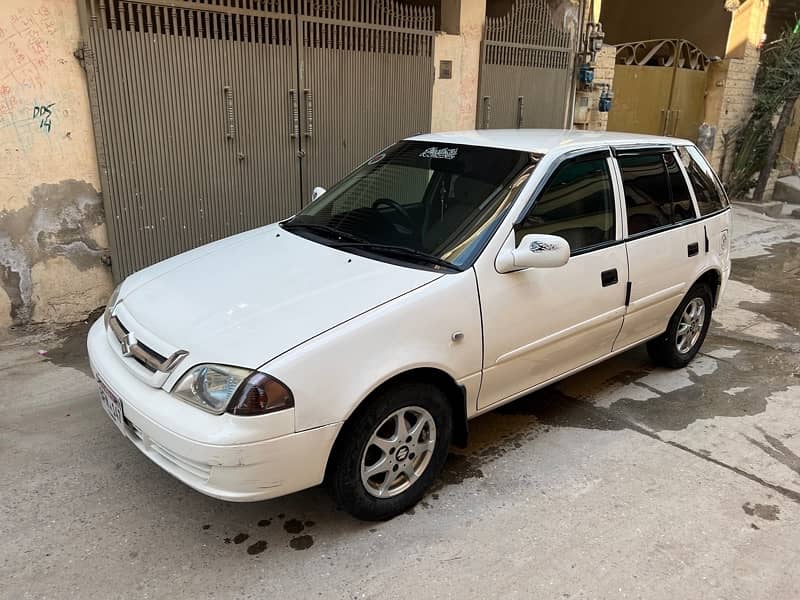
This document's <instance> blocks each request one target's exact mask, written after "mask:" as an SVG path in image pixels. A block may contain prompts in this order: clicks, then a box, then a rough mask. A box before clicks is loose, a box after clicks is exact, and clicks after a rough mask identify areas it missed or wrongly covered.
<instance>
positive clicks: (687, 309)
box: [647, 283, 714, 369]
mask: <svg viewBox="0 0 800 600" xmlns="http://www.w3.org/2000/svg"><path fill="white" fill-rule="evenodd" d="M713 306H714V302H713V297H712V296H711V290H710V289H709V287H708V286H707V285H706V284H704V283H698V284H696V285H694V286H693V287H692V288H691V289H690V290H689V292H688V293H687V294H686V296H684V298H683V300H682V301H681V303H680V304H679V305H678V308H676V309H675V312H674V313H673V314H672V317H671V318H670V320H669V326H668V327H667V330H666V331H665V332H664V333H663V334H662V335H660V336H659V337H657V338H655V339H652V340H650V341H649V342H647V351H648V353H649V354H650V358H652V359H653V362H655V363H656V364H659V365H663V366H665V367H670V368H673V369H680V368H681V367H685V366H686V365H688V364H689V363H690V362H691V360H692V359H693V358H694V357H695V355H696V354H697V353H698V352H699V351H700V347H701V346H702V345H703V341H704V340H705V339H706V334H707V333H708V327H709V325H710V324H711V311H712V308H713Z"/></svg>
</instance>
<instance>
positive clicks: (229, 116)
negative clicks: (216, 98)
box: [222, 85, 236, 140]
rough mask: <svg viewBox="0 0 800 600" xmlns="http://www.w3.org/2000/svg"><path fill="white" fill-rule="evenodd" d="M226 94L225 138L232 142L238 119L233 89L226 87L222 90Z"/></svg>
mask: <svg viewBox="0 0 800 600" xmlns="http://www.w3.org/2000/svg"><path fill="white" fill-rule="evenodd" d="M222 91H223V92H224V93H225V125H226V127H225V129H226V131H225V137H226V138H228V139H229V140H232V139H233V138H234V137H235V135H236V117H235V115H234V113H233V89H231V86H229V85H226V86H225V87H223V88H222Z"/></svg>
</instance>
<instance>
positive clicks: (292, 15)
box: [81, 0, 434, 280]
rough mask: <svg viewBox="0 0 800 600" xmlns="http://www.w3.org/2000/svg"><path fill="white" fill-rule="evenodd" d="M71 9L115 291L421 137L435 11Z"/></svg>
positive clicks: (169, 4) (164, 2)
mask: <svg viewBox="0 0 800 600" xmlns="http://www.w3.org/2000/svg"><path fill="white" fill-rule="evenodd" d="M81 2H82V4H81V9H82V20H83V22H84V32H85V38H86V39H85V42H86V43H85V44H84V46H83V51H84V58H85V62H84V64H85V67H86V72H87V79H88V82H89V95H90V102H91V106H92V113H93V121H94V130H95V140H96V145H97V150H98V152H97V153H98V163H99V166H100V175H101V183H102V187H103V198H104V205H105V211H106V222H107V224H108V232H109V243H110V246H111V252H112V269H113V273H114V277H115V279H116V280H119V279H121V278H123V277H125V276H127V275H128V274H130V273H132V272H134V271H136V270H138V269H141V268H143V267H145V266H147V265H150V264H152V263H154V262H157V261H159V260H161V259H164V258H167V257H169V256H172V255H174V254H178V253H179V252H183V251H185V250H188V249H191V248H194V247H196V246H199V245H201V244H205V243H208V242H211V241H214V240H217V239H220V238H223V237H226V236H229V235H232V234H234V233H238V232H241V231H244V230H247V229H252V228H253V227H257V226H260V225H263V224H266V223H270V222H274V221H276V220H278V219H281V218H284V217H287V216H289V215H291V214H293V213H294V212H296V211H297V210H298V209H299V208H301V206H302V205H303V204H305V203H306V202H308V201H309V198H310V193H311V189H312V188H313V187H314V186H316V185H321V186H328V185H331V184H332V183H334V182H335V181H336V180H337V179H339V178H340V177H342V176H343V175H345V174H346V173H348V172H349V171H350V170H352V169H353V168H354V167H356V166H357V165H358V164H359V163H361V162H362V161H363V160H365V159H366V158H368V157H369V156H370V155H371V154H373V153H374V152H376V151H377V150H379V149H381V148H383V147H385V146H387V145H388V144H390V143H392V142H394V141H395V140H397V139H400V138H402V137H405V136H408V135H411V134H414V133H417V132H426V131H429V130H430V123H431V99H432V85H433V37H434V12H433V8H432V7H417V6H409V5H404V4H402V3H401V2H398V1H396V0H136V1H132V0H130V1H129V0H81ZM243 260H246V257H243Z"/></svg>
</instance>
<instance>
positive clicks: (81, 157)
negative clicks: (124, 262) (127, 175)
mask: <svg viewBox="0 0 800 600" xmlns="http://www.w3.org/2000/svg"><path fill="white" fill-rule="evenodd" d="M77 10H78V9H77V2H76V1H75V0H3V1H2V3H0V164H2V170H0V335H2V334H4V333H5V332H6V331H7V330H8V328H9V327H10V326H11V325H12V324H15V325H25V324H28V323H35V322H51V323H66V322H71V321H76V320H79V319H81V318H84V317H85V316H86V315H87V314H88V312H89V311H91V310H92V309H94V308H96V307H98V306H100V305H102V304H104V303H105V300H106V298H107V297H108V294H109V292H110V290H111V275H110V272H109V270H108V269H107V268H106V267H105V266H103V264H102V263H101V261H100V259H101V256H102V255H103V253H104V252H106V246H107V241H106V233H105V226H104V217H103V208H102V201H101V197H100V194H99V191H98V190H99V178H98V172H97V160H96V157H95V150H94V139H93V137H92V124H91V117H90V112H89V101H88V97H87V90H86V80H85V76H84V73H83V70H82V69H81V67H80V64H79V63H78V61H77V60H76V59H75V57H74V56H73V52H74V51H75V49H76V48H77V47H78V40H79V24H78V13H77Z"/></svg>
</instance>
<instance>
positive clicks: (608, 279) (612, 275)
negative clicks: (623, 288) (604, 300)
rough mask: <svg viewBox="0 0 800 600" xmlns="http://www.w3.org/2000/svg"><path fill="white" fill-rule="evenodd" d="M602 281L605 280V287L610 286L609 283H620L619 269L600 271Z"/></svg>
mask: <svg viewBox="0 0 800 600" xmlns="http://www.w3.org/2000/svg"><path fill="white" fill-rule="evenodd" d="M600 281H602V282H603V287H608V286H609V285H615V284H616V283H619V276H618V275H617V270H616V269H609V270H608V271H603V272H602V273H600Z"/></svg>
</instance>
